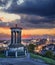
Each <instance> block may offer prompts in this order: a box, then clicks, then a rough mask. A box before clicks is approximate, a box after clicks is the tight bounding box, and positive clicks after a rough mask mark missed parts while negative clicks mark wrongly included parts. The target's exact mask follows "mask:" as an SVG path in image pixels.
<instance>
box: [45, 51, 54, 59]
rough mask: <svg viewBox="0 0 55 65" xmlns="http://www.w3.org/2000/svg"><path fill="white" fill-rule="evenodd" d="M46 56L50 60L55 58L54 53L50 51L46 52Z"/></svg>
mask: <svg viewBox="0 0 55 65" xmlns="http://www.w3.org/2000/svg"><path fill="white" fill-rule="evenodd" d="M45 56H46V57H48V58H53V52H52V51H50V50H48V51H46V53H45Z"/></svg>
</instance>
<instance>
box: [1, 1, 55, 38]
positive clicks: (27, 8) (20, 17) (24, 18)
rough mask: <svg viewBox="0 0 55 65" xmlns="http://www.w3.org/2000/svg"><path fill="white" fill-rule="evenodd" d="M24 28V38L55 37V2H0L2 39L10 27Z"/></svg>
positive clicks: (8, 34) (8, 32) (5, 36)
mask: <svg viewBox="0 0 55 65" xmlns="http://www.w3.org/2000/svg"><path fill="white" fill-rule="evenodd" d="M15 24H17V25H18V27H22V28H23V30H22V37H28V36H34V35H45V34H47V35H55V0H0V39H1V38H9V37H10V34H11V33H10V27H13V26H15Z"/></svg>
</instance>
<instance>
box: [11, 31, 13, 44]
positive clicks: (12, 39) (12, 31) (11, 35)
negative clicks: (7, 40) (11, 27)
mask: <svg viewBox="0 0 55 65" xmlns="http://www.w3.org/2000/svg"><path fill="white" fill-rule="evenodd" d="M11 44H13V31H11Z"/></svg>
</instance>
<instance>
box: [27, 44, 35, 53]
mask: <svg viewBox="0 0 55 65" xmlns="http://www.w3.org/2000/svg"><path fill="white" fill-rule="evenodd" d="M34 48H35V45H34V44H29V46H28V51H29V52H34Z"/></svg>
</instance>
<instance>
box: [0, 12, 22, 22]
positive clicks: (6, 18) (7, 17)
mask: <svg viewBox="0 0 55 65" xmlns="http://www.w3.org/2000/svg"><path fill="white" fill-rule="evenodd" d="M16 19H18V20H20V19H21V16H20V15H16V14H10V13H5V12H0V20H1V21H2V22H11V21H14V20H16Z"/></svg>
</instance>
